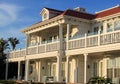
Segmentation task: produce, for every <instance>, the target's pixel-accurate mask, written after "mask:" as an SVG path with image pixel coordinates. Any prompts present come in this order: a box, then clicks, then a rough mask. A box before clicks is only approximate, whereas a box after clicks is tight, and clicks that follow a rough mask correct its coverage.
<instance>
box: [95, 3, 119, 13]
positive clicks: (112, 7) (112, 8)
mask: <svg viewBox="0 0 120 84" xmlns="http://www.w3.org/2000/svg"><path fill="white" fill-rule="evenodd" d="M118 7H120V6H119V4H118V5H116V6H114V7H111V8H108V9H104V10H101V11H98V12H95V14H98V13H101V12H105V11H108V10H111V9H114V8H118Z"/></svg>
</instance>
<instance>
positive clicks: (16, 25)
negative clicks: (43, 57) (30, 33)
mask: <svg viewBox="0 0 120 84" xmlns="http://www.w3.org/2000/svg"><path fill="white" fill-rule="evenodd" d="M118 4H119V5H120V0H0V38H2V37H3V38H8V37H17V38H18V39H19V40H20V44H19V45H18V47H17V48H20V47H21V48H24V47H25V41H24V39H25V35H24V34H22V33H21V32H20V30H21V29H24V28H26V27H28V26H30V25H32V24H34V23H36V22H38V21H41V16H40V14H39V13H40V11H41V10H42V8H43V7H49V8H54V9H58V10H66V9H68V8H70V9H73V8H75V7H78V6H79V7H84V8H86V10H87V12H89V13H95V12H97V11H100V10H103V9H106V8H110V7H113V6H116V5H118Z"/></svg>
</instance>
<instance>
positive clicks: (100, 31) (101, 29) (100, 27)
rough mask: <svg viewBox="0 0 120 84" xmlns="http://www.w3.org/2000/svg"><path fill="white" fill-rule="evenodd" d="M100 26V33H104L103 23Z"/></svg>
mask: <svg viewBox="0 0 120 84" xmlns="http://www.w3.org/2000/svg"><path fill="white" fill-rule="evenodd" d="M100 28H101V31H100V33H103V25H102V26H101V27H100Z"/></svg>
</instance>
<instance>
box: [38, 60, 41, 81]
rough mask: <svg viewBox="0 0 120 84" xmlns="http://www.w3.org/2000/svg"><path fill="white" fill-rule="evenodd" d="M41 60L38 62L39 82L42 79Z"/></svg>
mask: <svg viewBox="0 0 120 84" xmlns="http://www.w3.org/2000/svg"><path fill="white" fill-rule="evenodd" d="M40 76H41V61H40V60H39V62H38V82H40V79H41V77H40Z"/></svg>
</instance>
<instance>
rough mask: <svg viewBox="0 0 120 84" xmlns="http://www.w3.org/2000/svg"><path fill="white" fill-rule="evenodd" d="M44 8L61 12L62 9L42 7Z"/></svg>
mask: <svg viewBox="0 0 120 84" xmlns="http://www.w3.org/2000/svg"><path fill="white" fill-rule="evenodd" d="M44 8H46V9H48V10H52V11H57V12H63V11H62V10H57V9H53V8H48V7H44Z"/></svg>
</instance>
